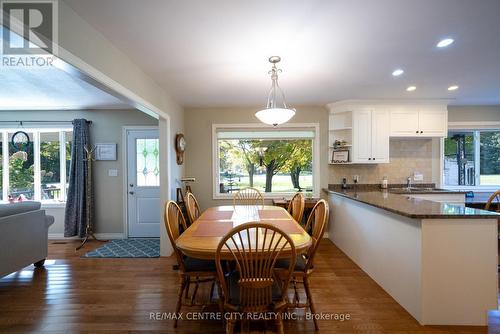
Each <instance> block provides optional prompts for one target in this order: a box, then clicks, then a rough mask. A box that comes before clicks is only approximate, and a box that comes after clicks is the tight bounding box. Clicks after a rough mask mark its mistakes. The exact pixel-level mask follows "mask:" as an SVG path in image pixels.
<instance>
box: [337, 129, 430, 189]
mask: <svg viewBox="0 0 500 334" xmlns="http://www.w3.org/2000/svg"><path fill="white" fill-rule="evenodd" d="M389 156H390V163H388V164H374V165H368V164H367V165H358V164H355V165H330V166H329V179H328V181H329V182H328V183H330V184H338V183H342V178H344V177H346V178H347V183H353V182H352V177H353V176H354V175H359V183H368V184H374V183H380V180H382V178H383V177H384V176H387V178H388V181H389V183H406V179H407V178H408V176H410V175H411V176H412V177H413V173H414V172H419V173H421V174H423V176H424V179H423V181H418V182H417V181H413V182H414V183H422V182H423V183H430V182H431V181H432V139H391V142H390V155H389ZM412 179H413V178H412Z"/></svg>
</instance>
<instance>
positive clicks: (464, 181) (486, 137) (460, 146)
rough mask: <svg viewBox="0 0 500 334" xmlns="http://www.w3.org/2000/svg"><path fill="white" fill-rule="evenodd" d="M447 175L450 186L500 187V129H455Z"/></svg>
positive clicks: (447, 149) (448, 152)
mask: <svg viewBox="0 0 500 334" xmlns="http://www.w3.org/2000/svg"><path fill="white" fill-rule="evenodd" d="M443 175H444V184H445V185H447V186H469V187H473V186H475V187H479V186H483V187H484V186H486V187H487V186H498V185H500V130H490V129H485V130H451V131H450V132H449V133H448V138H445V140H444V171H443Z"/></svg>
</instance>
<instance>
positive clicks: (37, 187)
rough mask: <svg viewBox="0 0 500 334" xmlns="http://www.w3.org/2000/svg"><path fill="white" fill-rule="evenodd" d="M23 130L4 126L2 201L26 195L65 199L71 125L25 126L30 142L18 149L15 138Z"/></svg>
mask: <svg viewBox="0 0 500 334" xmlns="http://www.w3.org/2000/svg"><path fill="white" fill-rule="evenodd" d="M19 130H20V129H19V128H18V129H0V155H1V157H2V158H1V159H0V172H1V173H0V174H1V177H0V189H1V191H0V200H2V201H6V200H7V199H8V198H9V197H13V198H18V197H23V198H24V199H27V200H35V201H42V202H53V203H58V202H64V201H65V200H66V193H67V187H68V183H67V182H68V172H69V163H70V161H71V141H72V137H73V132H72V131H71V129H69V128H62V129H53V128H51V129H48V128H47V129H46V128H40V129H33V128H31V129H24V128H23V129H22V131H24V132H26V133H27V134H28V137H29V139H30V143H29V144H28V145H26V146H25V147H23V148H21V149H18V148H16V147H14V146H12V145H11V139H12V136H13V135H14V133H15V132H17V131H19ZM63 185H66V186H63Z"/></svg>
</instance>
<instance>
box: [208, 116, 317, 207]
mask: <svg viewBox="0 0 500 334" xmlns="http://www.w3.org/2000/svg"><path fill="white" fill-rule="evenodd" d="M221 129H225V130H232V129H245V130H256V131H262V130H273V129H276V128H275V127H273V126H272V125H267V124H263V123H244V124H212V199H231V198H233V196H234V195H233V194H221V193H219V175H220V173H219V171H220V162H219V154H218V153H219V145H218V140H217V132H218V131H220V130H221ZM278 129H279V130H281V131H283V130H287V131H298V130H299V129H300V130H304V129H307V130H309V131H314V138H313V140H312V142H313V152H312V175H313V191H312V193H313V196H314V197H316V198H318V197H319V192H320V177H321V176H320V125H319V123H287V124H284V125H280V126H279V127H278ZM293 194H295V192H282V193H272V192H271V193H266V192H263V193H262V195H263V196H264V198H265V199H276V198H284V197H291V196H293Z"/></svg>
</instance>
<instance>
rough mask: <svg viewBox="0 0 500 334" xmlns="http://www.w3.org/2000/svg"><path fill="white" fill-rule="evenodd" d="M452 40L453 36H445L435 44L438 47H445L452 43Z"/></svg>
mask: <svg viewBox="0 0 500 334" xmlns="http://www.w3.org/2000/svg"><path fill="white" fill-rule="evenodd" d="M454 41H455V40H454V39H453V38H445V39H442V40H440V41H439V42H438V43H437V44H436V46H437V47H438V48H445V47H447V46H448V45H451V44H453V42H454Z"/></svg>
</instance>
